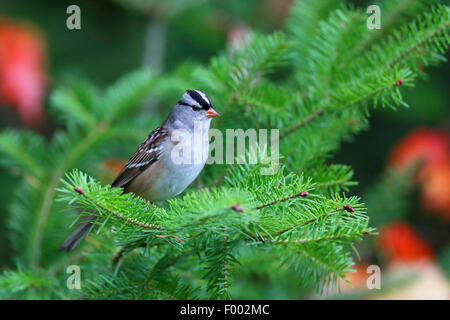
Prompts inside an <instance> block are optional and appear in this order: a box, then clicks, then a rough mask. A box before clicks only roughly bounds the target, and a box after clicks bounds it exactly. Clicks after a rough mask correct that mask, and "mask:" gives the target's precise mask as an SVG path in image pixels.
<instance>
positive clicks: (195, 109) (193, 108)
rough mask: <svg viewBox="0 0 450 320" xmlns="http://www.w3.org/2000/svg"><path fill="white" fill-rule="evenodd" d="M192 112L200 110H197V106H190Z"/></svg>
mask: <svg viewBox="0 0 450 320" xmlns="http://www.w3.org/2000/svg"><path fill="white" fill-rule="evenodd" d="M192 110H194V111H198V110H200V108H199V107H197V106H192Z"/></svg>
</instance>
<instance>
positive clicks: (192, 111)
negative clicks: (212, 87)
mask: <svg viewBox="0 0 450 320" xmlns="http://www.w3.org/2000/svg"><path fill="white" fill-rule="evenodd" d="M218 115H219V114H218V113H217V112H216V111H215V110H214V109H213V106H212V104H211V101H210V100H209V99H208V97H207V96H206V94H204V93H203V92H201V91H199V90H187V91H186V92H185V93H184V94H183V96H182V97H181V99H180V100H179V101H178V103H177V104H176V106H175V107H174V108H173V109H172V111H171V112H170V114H169V116H168V117H167V119H166V120H165V121H164V122H163V124H162V125H161V126H160V127H158V128H156V129H155V130H153V132H151V133H150V134H149V135H148V137H147V138H146V139H145V140H144V142H142V144H141V145H140V146H139V148H138V150H137V151H136V152H135V154H134V155H133V156H132V157H131V158H130V160H128V162H127V163H126V164H125V166H124V167H123V168H122V170H121V171H120V172H119V174H118V176H117V177H116V179H115V180H114V182H113V183H112V185H111V186H112V187H122V188H123V191H124V193H127V192H133V193H134V194H136V195H138V196H141V197H143V198H145V199H147V200H149V201H151V202H153V201H161V200H165V199H168V198H171V197H174V196H176V195H178V194H180V193H181V192H182V191H183V190H184V189H186V188H187V187H188V186H189V185H190V184H191V183H192V181H194V180H195V178H196V177H197V176H198V175H199V173H200V171H202V169H203V167H204V165H205V162H206V158H207V155H208V152H209V138H208V129H209V126H210V123H211V119H212V118H214V117H217V116H218ZM184 151H185V152H184ZM183 153H184V154H183ZM94 219H95V217H89V218H88V221H87V222H85V223H83V224H81V225H80V226H79V227H78V228H77V229H76V230H75V231H74V232H73V233H72V234H71V235H70V236H69V237H67V239H66V240H65V241H64V243H63V244H62V245H61V248H60V249H61V250H67V251H71V250H72V249H74V248H75V247H76V246H77V245H78V243H80V241H81V240H83V238H84V237H85V236H86V235H87V234H88V232H89V230H90V229H91V227H92V223H91V222H92V220H94Z"/></svg>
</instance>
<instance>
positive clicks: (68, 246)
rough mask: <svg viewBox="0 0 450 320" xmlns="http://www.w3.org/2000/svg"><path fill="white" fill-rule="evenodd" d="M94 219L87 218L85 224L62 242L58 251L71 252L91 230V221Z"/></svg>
mask: <svg viewBox="0 0 450 320" xmlns="http://www.w3.org/2000/svg"><path fill="white" fill-rule="evenodd" d="M94 219H95V218H94V217H89V219H88V221H87V222H84V223H83V224H81V225H79V226H78V228H77V229H76V230H75V231H74V232H72V233H71V234H70V235H69V236H68V237H67V239H66V240H64V242H63V244H62V245H61V247H60V248H59V250H62V251H72V250H73V249H74V248H75V247H76V246H77V245H78V244H79V243H80V241H81V240H83V239H84V238H85V237H86V236H87V234H88V233H89V230H91V228H92V225H93V224H92V220H94Z"/></svg>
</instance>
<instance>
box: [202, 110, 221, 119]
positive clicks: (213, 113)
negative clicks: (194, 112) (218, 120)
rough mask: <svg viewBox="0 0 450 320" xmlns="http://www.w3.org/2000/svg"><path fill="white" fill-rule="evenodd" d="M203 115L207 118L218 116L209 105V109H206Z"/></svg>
mask: <svg viewBox="0 0 450 320" xmlns="http://www.w3.org/2000/svg"><path fill="white" fill-rule="evenodd" d="M205 115H206V116H207V117H208V118H215V117H218V116H219V114H218V113H217V112H216V110H214V109H213V108H212V107H209V109H208V110H206V113H205Z"/></svg>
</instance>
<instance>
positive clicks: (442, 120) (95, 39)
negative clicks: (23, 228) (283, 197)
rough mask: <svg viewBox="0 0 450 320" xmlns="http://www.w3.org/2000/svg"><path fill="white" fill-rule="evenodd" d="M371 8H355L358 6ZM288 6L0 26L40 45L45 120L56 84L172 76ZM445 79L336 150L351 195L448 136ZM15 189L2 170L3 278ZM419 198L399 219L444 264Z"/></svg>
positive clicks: (103, 3)
mask: <svg viewBox="0 0 450 320" xmlns="http://www.w3.org/2000/svg"><path fill="white" fill-rule="evenodd" d="M343 2H345V1H343ZM370 3H371V1H353V4H354V5H357V6H361V7H364V6H366V5H368V4H370ZM71 4H77V5H79V6H80V8H81V30H68V29H67V28H66V19H67V17H68V14H67V13H66V8H67V7H68V6H69V5H71ZM291 5H292V1H291V0H245V1H242V0H227V1H221V0H212V1H202V0H190V1H167V2H166V1H164V2H163V1H151V0H149V1H145V0H132V1H127V0H117V1H111V0H96V1H90V0H84V1H63V0H59V1H54V0H40V1H31V0H28V1H27V0H15V1H10V0H0V18H7V19H10V20H12V21H16V22H24V23H26V24H30V25H32V26H33V28H35V29H37V30H39V32H40V33H41V34H42V36H43V39H44V43H45V46H46V47H47V53H46V56H47V58H46V59H47V63H48V80H49V84H48V88H47V90H46V97H45V100H44V103H43V107H44V112H45V109H46V106H47V105H48V93H49V92H50V91H51V88H52V86H54V85H56V84H57V85H61V84H64V83H70V82H71V81H73V80H74V79H77V78H80V79H89V80H90V81H91V82H93V83H94V84H97V85H99V86H104V85H106V84H109V83H112V82H114V81H115V80H116V79H117V78H118V77H119V76H121V75H123V74H125V73H126V72H129V71H130V70H133V69H136V68H138V67H141V66H144V65H147V66H150V67H151V68H153V69H155V70H157V71H164V72H165V71H168V72H170V71H171V70H173V69H174V68H175V67H176V66H178V65H179V64H180V63H182V62H185V61H187V60H190V61H196V62H200V63H204V64H206V63H208V61H209V59H210V58H211V57H212V56H214V55H217V54H218V53H220V52H221V51H223V50H225V48H226V47H227V43H228V42H229V41H230V39H232V37H233V36H235V35H236V34H238V33H239V32H245V30H246V29H252V30H258V31H261V32H271V31H274V30H277V29H282V28H283V26H284V19H285V17H286V14H287V12H288V10H289V8H290V6H291ZM448 57H449V55H448V54H447V58H448ZM449 75H450V65H449V64H448V63H442V64H440V65H439V66H438V67H432V68H429V69H428V70H427V74H426V75H425V76H424V77H423V78H422V79H420V80H419V81H418V83H417V85H416V86H415V87H414V88H405V89H404V91H403V92H404V94H405V98H406V101H407V102H408V103H409V105H410V108H409V109H405V108H401V109H399V110H398V111H396V112H394V111H392V110H390V109H377V110H375V111H373V113H372V117H371V118H370V130H368V131H365V132H363V133H362V134H360V135H358V136H356V137H352V138H349V139H348V141H346V142H345V143H344V144H343V145H342V146H341V148H340V150H339V151H338V152H337V153H336V155H335V157H334V159H333V162H334V163H345V164H349V165H351V166H352V167H353V168H354V171H355V175H354V180H356V181H358V182H359V185H358V186H356V187H354V188H353V189H352V193H354V194H358V195H361V196H362V197H363V201H365V200H366V199H365V196H366V195H368V194H370V193H371V192H373V189H374V188H375V187H376V185H377V184H378V183H379V181H380V180H381V179H382V177H383V176H385V174H386V162H387V158H388V154H389V151H390V150H391V149H392V147H393V145H394V144H395V142H396V141H398V140H400V139H401V138H402V137H404V136H405V135H406V134H407V133H408V132H409V131H411V130H413V129H415V128H420V127H426V128H431V129H433V130H435V129H436V130H437V129H439V130H444V131H449V129H450V108H449V101H450V90H449V84H450V76H449ZM148 108H151V106H150V105H149V107H148ZM219 111H220V107H219ZM45 113H46V116H45V126H42V127H39V128H37V129H35V130H37V131H39V132H41V133H42V134H43V135H45V136H47V137H50V136H51V135H52V133H53V132H54V130H55V128H56V124H55V123H54V122H52V119H51V117H50V116H48V113H47V112H45ZM8 127H16V128H17V127H19V128H20V127H25V126H24V124H23V123H22V121H21V119H20V117H19V116H18V115H17V114H16V112H15V111H14V110H13V109H12V108H2V107H1V105H0V128H2V129H3V128H8ZM149 129H150V128H149ZM18 182H19V179H18V178H17V177H15V175H14V171H13V170H10V169H5V168H4V167H0V191H1V192H0V270H2V269H4V268H5V267H11V268H14V264H13V261H12V260H11V251H10V249H9V248H10V244H9V243H8V242H9V239H8V238H7V237H6V235H5V234H6V232H5V230H6V226H5V218H6V214H5V213H6V212H7V207H8V199H11V197H12V194H13V192H14V190H15V187H16V186H17V184H18ZM417 193H418V191H417V190H416V189H414V190H412V191H411V193H409V194H408V196H407V200H406V201H408V206H407V208H408V209H407V210H408V212H407V215H406V216H403V217H402V220H403V221H406V222H407V223H409V224H411V225H413V226H414V229H415V230H416V232H417V233H418V234H419V236H420V237H421V238H422V239H424V240H425V241H426V242H427V243H428V244H429V245H430V246H431V247H432V248H433V250H434V251H435V252H444V253H445V252H447V255H448V256H449V257H450V253H448V251H449V250H448V245H449V243H450V233H449V232H448V231H449V229H450V228H449V222H448V220H445V219H443V218H442V217H441V216H439V215H437V214H433V213H430V212H428V211H427V209H426V208H424V207H423V206H421V205H420V204H419V197H418V194H417ZM369 214H370V215H372V214H377V212H376V209H374V210H372V211H371V207H370V206H369ZM388 220H389V219H387V220H386V221H388ZM389 222H390V221H389ZM382 224H383V223H380V225H379V226H382ZM377 227H378V225H377ZM372 247H373V245H371V244H364V243H363V244H362V245H361V249H360V254H361V258H362V260H366V261H368V262H370V263H373V262H378V260H377V259H378V258H377V255H374V254H373V248H372ZM446 248H447V249H446ZM366 249H367V250H366ZM365 250H366V251H365ZM439 259H441V258H440V257H439ZM446 259H448V257H445V256H444V257H442V260H439V261H444V262H442V264H443V265H444V266H445V264H446V263H447V265H448V262H446V261H447V260H446ZM274 290H275V289H274ZM273 295H274V296H276V293H273ZM281 298H282V297H281Z"/></svg>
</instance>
